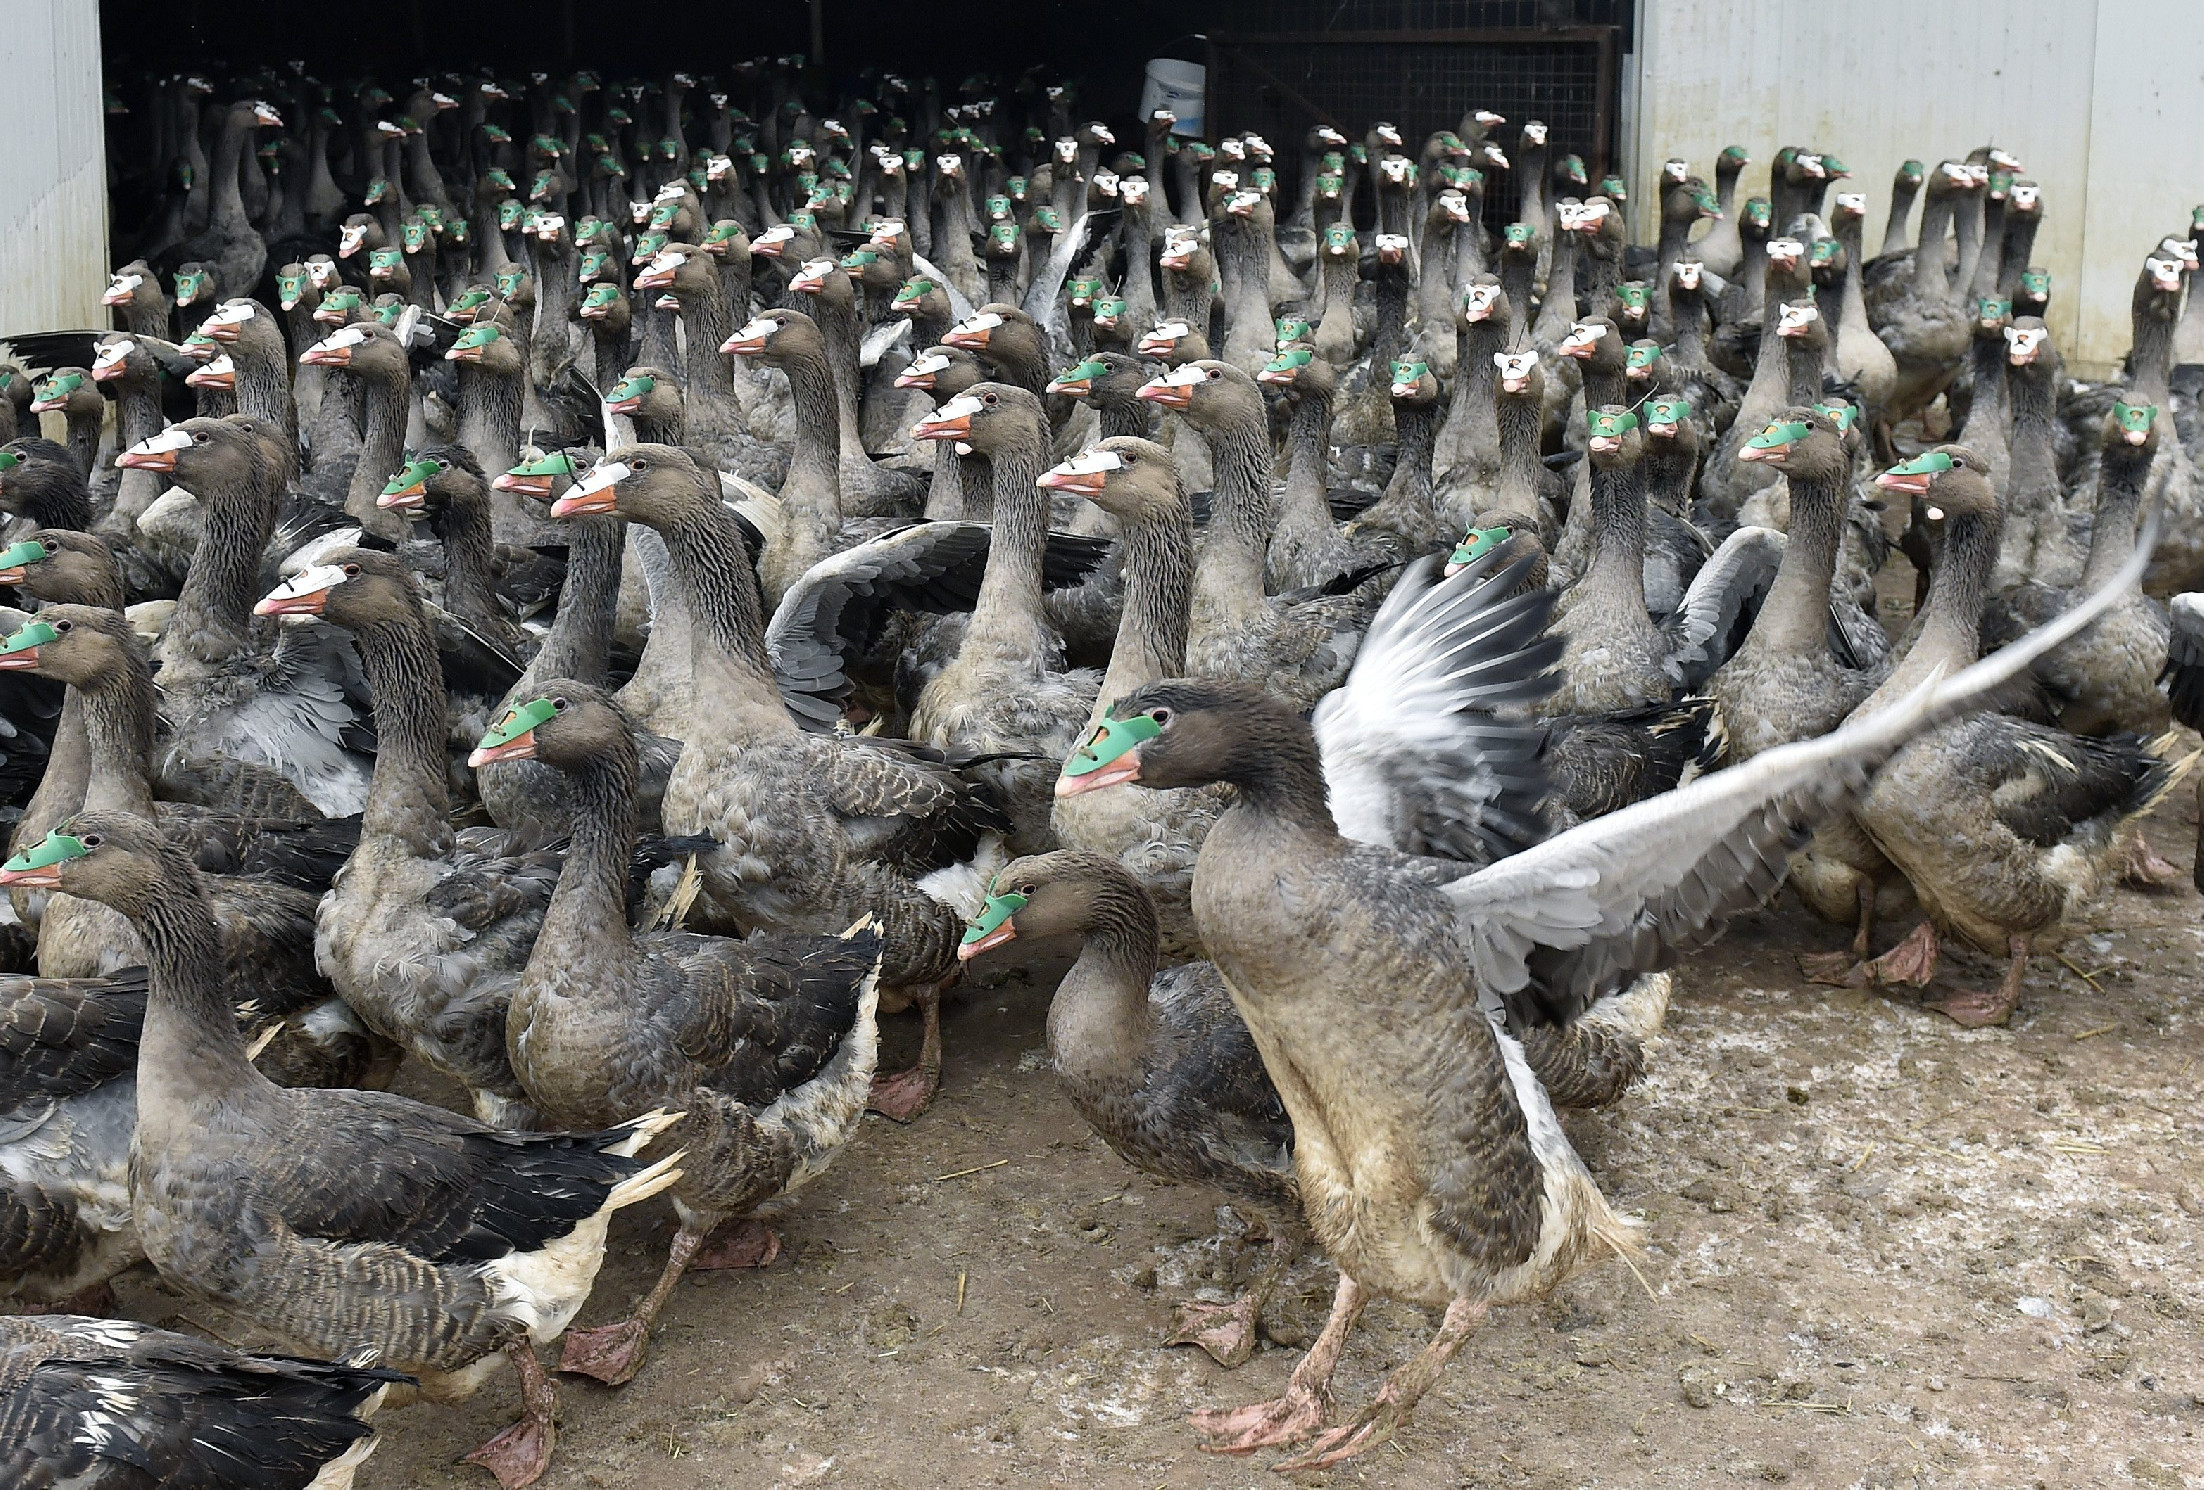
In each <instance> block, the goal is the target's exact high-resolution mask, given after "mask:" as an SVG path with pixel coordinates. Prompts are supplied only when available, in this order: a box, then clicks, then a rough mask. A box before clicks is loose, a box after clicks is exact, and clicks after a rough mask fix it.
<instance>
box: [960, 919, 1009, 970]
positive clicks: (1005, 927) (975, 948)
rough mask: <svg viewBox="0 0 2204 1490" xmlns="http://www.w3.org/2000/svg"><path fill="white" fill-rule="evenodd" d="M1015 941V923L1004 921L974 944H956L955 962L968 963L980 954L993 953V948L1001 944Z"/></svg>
mask: <svg viewBox="0 0 2204 1490" xmlns="http://www.w3.org/2000/svg"><path fill="white" fill-rule="evenodd" d="M1017 939H1018V927H1017V923H1016V922H1013V921H1005V922H1003V924H1002V925H1000V926H998V927H996V928H995V929H994V930H993V931H990V932H989V933H987V935H985V936H983V937H981V938H980V939H979V940H978V941H976V942H959V943H958V944H957V961H959V962H970V961H971V960H972V959H973V958H975V957H977V956H979V955H980V954H981V953H982V952H990V951H993V950H994V949H995V948H997V947H999V946H1001V945H1002V944H1003V943H1005V942H1014V941H1016V940H1017Z"/></svg>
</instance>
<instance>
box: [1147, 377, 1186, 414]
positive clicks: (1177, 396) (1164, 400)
mask: <svg viewBox="0 0 2204 1490" xmlns="http://www.w3.org/2000/svg"><path fill="white" fill-rule="evenodd" d="M1133 396H1134V397H1135V398H1140V399H1145V400H1147V401H1148V402H1149V403H1152V404H1161V405H1163V407H1165V408H1166V409H1184V408H1187V407H1189V406H1191V405H1192V404H1193V402H1194V393H1193V390H1192V389H1190V388H1181V387H1177V386H1176V385H1174V384H1170V383H1166V382H1164V381H1163V380H1162V379H1161V378H1158V379H1157V380H1156V381H1154V382H1152V383H1143V384H1142V385H1141V387H1140V392H1138V393H1136V394H1134V395H1133Z"/></svg>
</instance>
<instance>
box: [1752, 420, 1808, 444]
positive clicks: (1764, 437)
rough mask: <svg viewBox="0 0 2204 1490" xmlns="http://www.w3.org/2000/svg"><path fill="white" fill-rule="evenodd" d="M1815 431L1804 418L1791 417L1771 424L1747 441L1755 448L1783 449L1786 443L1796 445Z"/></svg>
mask: <svg viewBox="0 0 2204 1490" xmlns="http://www.w3.org/2000/svg"><path fill="white" fill-rule="evenodd" d="M1811 433H1813V426H1812V425H1810V424H1807V423H1805V422H1803V421H1802V420H1797V419H1790V420H1783V421H1779V422H1777V423H1775V424H1771V425H1769V426H1768V427H1767V428H1766V429H1764V430H1762V431H1761V432H1760V433H1759V434H1757V435H1754V436H1753V437H1752V438H1751V439H1750V440H1747V441H1746V442H1745V443H1746V445H1747V446H1749V447H1750V448H1751V449H1754V450H1781V449H1782V448H1783V447H1784V446H1786V445H1796V444H1797V443H1798V442H1799V441H1801V440H1803V439H1805V438H1806V437H1807V436H1808V435H1809V434H1811Z"/></svg>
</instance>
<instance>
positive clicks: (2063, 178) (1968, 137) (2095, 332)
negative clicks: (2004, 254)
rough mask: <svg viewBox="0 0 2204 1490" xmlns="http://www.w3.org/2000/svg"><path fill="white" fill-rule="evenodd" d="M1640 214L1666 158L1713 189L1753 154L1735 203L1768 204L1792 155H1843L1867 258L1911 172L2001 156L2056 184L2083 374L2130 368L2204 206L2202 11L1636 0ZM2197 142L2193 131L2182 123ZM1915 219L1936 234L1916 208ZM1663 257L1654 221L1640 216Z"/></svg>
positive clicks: (2059, 281) (2025, 0)
mask: <svg viewBox="0 0 2204 1490" xmlns="http://www.w3.org/2000/svg"><path fill="white" fill-rule="evenodd" d="M1638 6H1639V9H1638V26H1637V49H1636V52H1635V55H1634V57H1633V59H1632V60H1633V62H1634V64H1635V65H1634V67H1633V68H1631V69H1629V71H1630V72H1631V73H1632V74H1633V88H1632V91H1633V93H1634V99H1633V102H1634V117H1633V118H1632V119H1631V120H1630V121H1629V124H1628V127H1627V128H1626V136H1627V141H1628V145H1629V147H1630V148H1631V150H1632V154H1631V161H1630V165H1631V170H1630V181H1631V186H1632V195H1633V205H1636V204H1639V203H1650V202H1651V201H1652V190H1653V187H1654V183H1655V177H1656V176H1657V175H1658V173H1659V170H1660V163H1661V162H1662V161H1663V160H1664V159H1666V158H1667V157H1669V156H1671V155H1677V156H1682V157H1684V158H1685V159H1687V160H1689V161H1690V162H1691V163H1692V166H1693V168H1694V169H1695V170H1697V171H1699V172H1700V174H1702V175H1704V176H1706V177H1707V178H1708V179H1709V180H1711V179H1712V178H1713V174H1714V172H1713V165H1714V157H1715V155H1716V154H1717V153H1718V152H1719V151H1720V150H1721V149H1722V147H1723V146H1725V145H1731V144H1738V145H1743V146H1745V147H1746V148H1747V149H1748V150H1750V151H1751V152H1752V155H1753V161H1754V163H1753V165H1752V166H1750V167H1748V168H1747V169H1746V172H1745V175H1744V178H1743V180H1742V182H1741V183H1740V190H1739V196H1740V198H1743V197H1745V196H1751V195H1758V194H1764V193H1765V192H1766V189H1767V161H1768V158H1769V157H1770V156H1772V155H1773V154H1774V153H1775V152H1776V150H1778V149H1779V148H1781V147H1782V146H1784V145H1801V146H1809V147H1818V148H1821V149H1826V150H1829V151H1833V152H1834V153H1835V154H1837V155H1838V156H1839V157H1840V158H1842V159H1843V161H1844V163H1845V165H1846V166H1847V167H1848V168H1849V169H1850V170H1851V172H1852V177H1853V179H1852V180H1851V181H1849V182H1847V183H1846V185H1847V186H1848V187H1853V188H1855V189H1858V190H1861V191H1864V192H1866V194H1867V197H1868V202H1869V212H1868V224H1867V240H1866V241H1867V246H1868V251H1869V252H1870V253H1873V252H1874V251H1875V250H1876V248H1877V247H1878V246H1879V245H1880V243H1881V239H1882V228H1883V221H1884V216H1885V214H1886V212H1887V211H1888V208H1889V204H1890V181H1891V177H1892V175H1893V173H1894V172H1895V171H1896V170H1897V167H1898V164H1899V162H1901V161H1903V160H1906V159H1907V158H1909V157H1910V158H1913V159H1918V160H1921V161H1923V162H1925V163H1927V164H1929V165H1934V164H1935V163H1936V162H1937V161H1938V160H1940V159H1944V158H1959V157H1963V156H1964V155H1965V154H1966V153H1967V152H1968V151H1970V150H1972V149H1974V148H1975V147H1976V146H1978V145H1984V144H1996V145H2000V146H2002V147H2004V148H2005V149H2007V150H2009V151H2011V152H2012V153H2013V154H2014V155H2016V156H2018V157H2019V158H2020V160H2021V162H2022V164H2023V165H2024V166H2025V167H2026V169H2027V174H2028V175H2029V176H2030V177H2032V178H2034V179H2035V180H2036V181H2038V182H2040V183H2041V184H2042V186H2043V200H2044V223H2043V227H2042V229H2041V231H2040V232H2039V234H2038V235H2037V238H2036V247H2035V252H2034V254H2033V258H2034V260H2035V262H2036V263H2037V264H2038V265H2040V266H2041V267H2043V268H2046V269H2048V270H2050V271H2051V276H2052V280H2051V284H2052V291H2051V315H2050V322H2051V329H2052V334H2053V336H2054V337H2055V338H2056V339H2057V342H2058V345H2059V348H2060V351H2061V353H2062V354H2063V355H2064V357H2065V359H2066V362H2067V366H2068V368H2069V370H2070V371H2073V372H2075V373H2076V374H2078V375H2083V376H2106V375H2108V374H2109V373H2110V372H2111V371H2112V370H2113V369H2114V367H2115V366H2116V365H2117V363H2118V362H2119V360H2120V359H2121V358H2122V357H2124V356H2125V355H2126V352H2127V346H2128V341H2129V330H2128V324H2129V323H2128V300H2129V296H2130V294H2131V293H2132V291H2133V289H2134V284H2135V276H2136V273H2137V271H2138V270H2139V269H2140V268H2141V267H2142V261H2143V255H2144V253H2145V252H2146V251H2147V250H2148V249H2149V248H2150V247H2151V245H2153V244H2154V243H2156V242H2157V241H2158V239H2159V237H2160V236H2161V235H2163V234H2165V233H2169V232H2176V231H2182V230H2184V229H2185V228H2186V226H2187V224H2188V220H2189V208H2190V206H2191V205H2192V204H2194V203H2195V202H2197V201H2199V200H2204V174H2200V173H2199V172H2198V171H2197V170H2196V168H2195V165H2196V157H2195V154H2194V152H2193V151H2192V150H2190V149H2189V148H2187V146H2186V144H2185V143H2184V142H2185V141H2186V140H2187V139H2189V138H2190V137H2191V132H2192V130H2193V116H2194V112H2195V109H2196V106H2197V103H2198V102H2199V100H2204V6H2180V5H2176V6H2167V5H2163V4H2157V3H2152V0H1976V3H1970V4H1966V5H1944V4H1935V3H1924V0H1820V3H1818V4H1813V5H1802V4H1783V5H1770V4H1768V3H1766V0H1638ZM2185 125H2186V126H2187V127H2184V126H2185ZM1913 216H1914V223H1915V225H1916V226H1917V225H1918V223H1919V219H1920V207H1919V205H1918V203H1917V204H1916V205H1915V207H1914V213H1913ZM1633 217H1634V220H1635V222H1636V226H1637V229H1638V231H1639V233H1640V234H1641V236H1643V237H1644V239H1645V241H1647V242H1651V241H1652V238H1653V235H1654V233H1655V232H1656V231H1657V228H1658V224H1657V222H1656V221H1655V218H1654V213H1653V211H1652V210H1651V209H1650V208H1649V207H1641V208H1640V209H1639V210H1638V211H1637V212H1636V213H1634V214H1633Z"/></svg>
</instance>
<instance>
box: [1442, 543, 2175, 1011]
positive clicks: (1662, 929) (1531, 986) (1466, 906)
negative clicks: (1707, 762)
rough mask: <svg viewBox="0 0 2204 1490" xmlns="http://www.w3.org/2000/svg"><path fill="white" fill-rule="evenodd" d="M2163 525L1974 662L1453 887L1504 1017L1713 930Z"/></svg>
mask: <svg viewBox="0 0 2204 1490" xmlns="http://www.w3.org/2000/svg"><path fill="white" fill-rule="evenodd" d="M2159 528H2160V520H2159V519H2158V518H2157V516H2156V515H2155V514H2154V515H2153V518H2152V521H2151V524H2150V527H2149V530H2148V531H2147V532H2146V534H2145V535H2144V536H2143V539H2142V541H2141V542H2139V543H2138V545H2137V547H2136V552H2135V554H2134V555H2133V556H2132V557H2131V558H2130V559H2129V560H2128V562H2127V563H2126V564H2125V565H2123V566H2122V567H2121V569H2120V572H2119V573H2118V574H2117V575H2116V576H2114V578H2113V579H2112V580H2111V581H2110V582H2109V583H2108V584H2107V585H2106V586H2105V587H2104V588H2103V589H2101V590H2099V591H2098V592H2097V593H2096V594H2094V595H2092V596H2090V597H2089V599H2088V600H2087V601H2085V602H2084V603H2082V604H2080V605H2077V606H2075V607H2073V608H2072V609H2071V610H2069V611H2067V612H2066V613H2065V614H2064V615H2062V616H2060V617H2059V618H2058V620H2056V621H2054V622H2053V623H2051V624H2050V625H2048V626H2045V627H2043V628H2041V629H2040V630H2038V631H2035V632H2033V633H2031V634H2030V635H2029V636H2028V637H2026V638H2024V639H2023V640H2021V641H2020V642H2018V643H2016V644H2014V645H2013V646H2010V647H2007V648H2006V649H2004V650H2003V651H2001V652H1995V653H1992V654H1991V655H1990V656H1989V657H1987V658H1984V659H1983V660H1982V661H1980V662H1977V663H1975V664H1974V665H1973V666H1972V667H1969V668H1966V669H1964V670H1962V671H1960V672H1958V673H1955V674H1953V675H1951V676H1949V677H1937V678H1932V679H1931V680H1930V681H1929V682H1927V683H1924V684H1923V685H1922V686H1921V687H1920V688H1918V689H1916V690H1914V691H1913V692H1912V693H1911V694H1909V695H1907V696H1906V697H1905V698H1904V699H1902V700H1900V701H1898V702H1897V703H1894V704H1892V705H1891V706H1889V707H1888V708H1885V709H1882V710H1879V711H1878V712H1877V713H1875V714H1874V715H1872V716H1870V717H1868V718H1864V719H1862V718H1857V717H1855V718H1853V719H1851V720H1848V721H1847V722H1846V723H1845V724H1844V726H1843V727H1842V728H1840V729H1837V730H1835V731H1833V732H1832V733H1830V734H1827V735H1824V736H1822V737H1821V738H1819V739H1816V740H1802V741H1800V742H1798V743H1796V744H1792V745H1785V746H1782V747H1781V748H1779V749H1775V750H1771V751H1768V752H1766V753H1765V754H1762V755H1758V756H1755V757H1754V758H1753V759H1752V760H1750V761H1748V762H1746V763H1745V764H1744V765H1742V766H1733V767H1731V768H1730V769H1728V770H1726V771H1718V772H1716V773H1714V774H1713V775H1711V776H1705V777H1701V778H1700V779H1699V780H1697V781H1694V782H1692V783H1691V784H1690V785H1688V786H1685V787H1682V788H1680V789H1678V790H1676V791H1673V792H1666V793H1663V794H1662V795H1660V796H1658V797H1654V798H1652V799H1650V800H1648V801H1645V802H1640V803H1638V804H1636V805H1635V806H1632V807H1627V808H1624V809H1623V810H1622V811H1620V812H1617V813H1614V814H1612V815H1611V816H1608V817H1603V818H1598V819H1595V820H1594V821H1592V822H1589V823H1585V824H1584V825H1582V826H1581V827H1577V828H1572V829H1571V830H1569V831H1568V832H1566V833H1562V834H1560V835H1558V836H1556V837H1554V838H1550V839H1548V840H1547V841H1546V842H1544V843H1542V844H1539V845H1538V846H1537V847H1535V848H1531V849H1526V850H1525V851H1524V852H1522V853H1520V854H1517V855H1515V856H1514V857H1513V858H1509V859H1503V860H1501V861H1500V862H1499V863H1497V864H1495V865H1492V866H1491V867H1490V868H1487V869H1482V870H1479V871H1478V872H1477V873H1475V874H1473V875H1470V876H1467V877H1466V878H1464V879H1461V880H1457V881H1455V882H1454V883H1452V884H1450V885H1448V886H1446V887H1445V894H1446V895H1447V897H1448V899H1450V900H1452V901H1453V902H1454V909H1455V917H1456V923H1457V932H1458V935H1459V936H1460V937H1461V939H1462V941H1463V943H1464V945H1465V946H1466V947H1467V948H1468V950H1469V952H1470V954H1471V956H1472V957H1473V958H1474V959H1475V967H1476V970H1477V981H1478V985H1479V988H1480V989H1481V991H1482V993H1483V995H1484V997H1485V998H1486V999H1487V1000H1491V1001H1497V1002H1498V1003H1499V1004H1500V1005H1501V1006H1503V1007H1504V1008H1505V1010H1506V1013H1507V1015H1508V1017H1509V1019H1510V1020H1511V1021H1517V1022H1527V1023H1565V1022H1567V1021H1569V1020H1572V1019H1574V1018H1575V1017H1576V1016H1577V1015H1578V1014H1580V1013H1582V1012H1583V1011H1584V1010H1585V1009H1587V1008H1589V1007H1590V1006H1591V1004H1592V1003H1593V1002H1594V1001H1595V1000H1597V999H1598V998H1600V997H1601V996H1603V995H1604V994H1607V993H1610V992H1612V991H1613V990H1615V989H1616V988H1618V987H1620V986H1621V985H1622V984H1623V983H1624V982H1625V981H1627V980H1628V979H1630V978H1632V977H1634V976H1636V975H1637V974H1639V973H1643V972H1652V971H1655V970H1657V969H1660V968H1663V967H1666V966H1668V965H1669V964H1671V963H1672V962H1674V960H1675V958H1676V956H1677V954H1679V953H1681V952H1685V951H1689V950H1691V949H1692V948H1694V947H1699V946H1703V945H1705V944H1706V943H1707V942H1709V941H1712V940H1713V939H1714V938H1715V937H1716V936H1718V935H1720V934H1721V931H1722V929H1723V926H1724V925H1725V923H1726V922H1727V921H1728V920H1729V918H1730V917H1731V916H1733V915H1735V914H1736V913H1737V912H1739V911H1741V910H1743V909H1744V908H1745V907H1747V906H1749V905H1752V904H1754V903H1756V902H1757V901H1759V900H1761V899H1763V898H1764V897H1766V896H1767V895H1768V894H1769V893H1770V892H1772V891H1773V890H1774V889H1775V887H1776V886H1777V885H1778V884H1780V883H1781V882H1782V879H1783V872H1784V867H1785V861H1786V859H1787V858H1788V856H1789V855H1790V853H1791V852H1792V850H1794V849H1795V848H1797V847H1798V846H1799V845H1801V844H1802V843H1804V842H1805V841H1806V839H1807V837H1808V836H1809V835H1810V834H1811V833H1812V832H1813V830H1814V829H1815V828H1816V827H1817V826H1819V825H1820V824H1821V823H1823V822H1826V821H1827V820H1828V819H1829V818H1831V817H1833V816H1835V815H1836V814H1837V813H1839V812H1841V811H1843V810H1844V809H1846V808H1848V807H1850V806H1851V805H1852V804H1853V803H1855V802H1857V801H1859V800H1860V798H1861V797H1862V796H1864V795H1865V794H1866V792H1867V790H1868V788H1869V786H1870V785H1871V784H1872V782H1873V780H1874V776H1875V773H1876V772H1877V771H1878V770H1879V769H1880V768H1881V767H1882V765H1883V764H1884V763H1885V762H1886V761H1888V760H1889V759H1890V758H1891V757H1892V756H1893V755H1895V754H1896V753H1897V752H1898V751H1899V750H1900V749H1902V748H1903V747H1904V746H1905V745H1906V744H1907V743H1908V742H1910V741H1912V740H1914V739H1916V738H1918V737H1919V736H1920V735H1921V734H1922V733H1923V732H1924V731H1926V730H1929V729H1931V728H1934V727H1935V726H1936V725H1938V724H1941V723H1943V722H1945V721H1947V720H1949V719H1952V718H1954V717H1956V716H1958V715H1960V714H1963V713H1966V712H1968V711H1970V710H1973V709H1977V708H1980V707H1982V706H1984V705H1985V704H1986V703H1988V702H1989V701H1990V699H1991V698H1992V697H1993V696H1994V694H1995V693H1996V691H1997V689H1998V688H1999V687H2001V686H2002V685H2003V684H2005V683H2006V682H2007V681H2009V680H2010V679H2012V678H2014V677H2016V676H2018V675H2019V674H2021V673H2023V672H2025V671H2026V670H2027V669H2028V667H2029V666H2030V665H2031V664H2032V663H2033V662H2034V661H2035V660H2036V659H2037V658H2038V657H2041V656H2042V655H2043V654H2044V653H2045V652H2047V651H2049V650H2050V649H2051V648H2052V647H2054V646H2056V645H2058V644H2059V643H2060V642H2062V641H2064V640H2065V639H2066V638H2067V637H2069V636H2072V635H2073V634H2074V633H2075V632H2077V631H2079V630H2081V629H2082V627H2084V626H2086V625H2088V624H2089V623H2090V622H2091V621H2093V620H2095V619H2096V618H2097V617H2098V616H2099V615H2101V614H2103V613H2104V611H2105V609H2106V608H2107V607H2109V606H2110V605H2111V604H2112V603H2113V601H2114V600H2115V599H2116V598H2117V595H2118V592H2119V591H2120V589H2121V588H2122V587H2123V586H2126V585H2130V584H2133V583H2135V582H2136V581H2138V580H2139V579H2140V578H2141V576H2142V572H2143V569H2144V566H2145V565H2146V564H2147V563H2148V562H2149V559H2150V551H2151V548H2152V547H2153V546H2154V545H2155V543H2156V541H2157V536H2158V531H2159Z"/></svg>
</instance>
